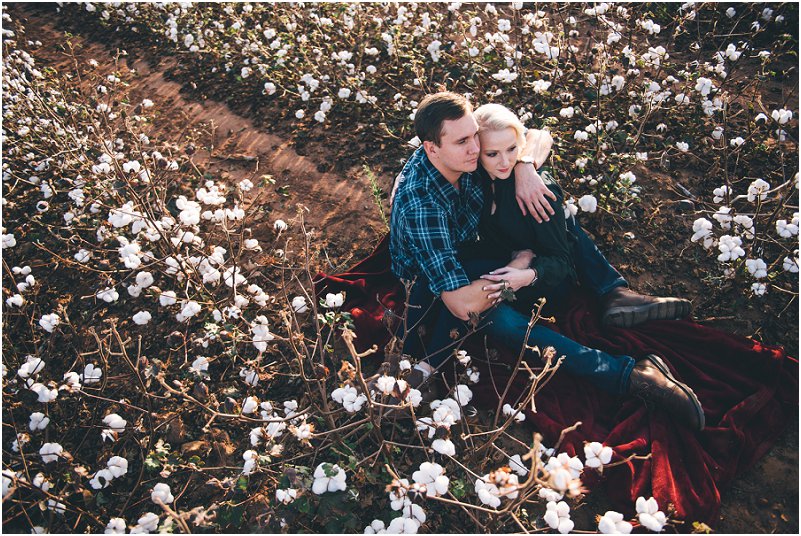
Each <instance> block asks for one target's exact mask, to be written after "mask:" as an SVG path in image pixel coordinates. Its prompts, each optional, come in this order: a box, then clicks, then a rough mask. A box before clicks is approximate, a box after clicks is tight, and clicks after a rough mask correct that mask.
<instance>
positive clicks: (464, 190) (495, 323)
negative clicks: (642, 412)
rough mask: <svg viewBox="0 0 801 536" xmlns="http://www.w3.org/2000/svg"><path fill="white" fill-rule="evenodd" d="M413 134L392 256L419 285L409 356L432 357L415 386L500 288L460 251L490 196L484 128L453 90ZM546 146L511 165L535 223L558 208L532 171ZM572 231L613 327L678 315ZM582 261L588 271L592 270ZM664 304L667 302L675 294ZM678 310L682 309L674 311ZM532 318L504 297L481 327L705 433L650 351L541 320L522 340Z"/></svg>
mask: <svg viewBox="0 0 801 536" xmlns="http://www.w3.org/2000/svg"><path fill="white" fill-rule="evenodd" d="M415 130H416V131H417V136H418V137H419V139H420V140H421V143H422V146H421V147H420V148H418V149H417V151H415V153H414V155H413V156H412V157H411V158H410V160H409V161H408V162H407V164H406V166H405V167H404V169H403V171H402V172H401V174H400V175H399V176H398V179H397V184H396V192H395V194H394V197H393V205H392V217H391V225H390V252H391V254H392V270H393V272H394V274H395V275H396V276H397V277H399V278H400V279H402V280H407V281H412V280H415V281H416V284H415V285H414V286H413V288H412V291H411V294H410V296H409V297H408V300H407V301H408V302H409V305H410V307H409V311H408V312H407V320H406V324H405V325H406V327H407V329H408V333H405V334H403V335H404V337H405V340H404V350H403V352H404V353H405V354H409V355H412V356H413V357H417V358H420V357H422V356H427V361H424V362H420V363H418V364H417V365H415V369H414V371H413V372H412V374H411V375H410V376H409V378H408V380H409V382H410V383H411V384H412V385H413V386H418V385H420V384H422V383H423V382H424V381H425V379H426V378H427V377H428V375H430V374H431V372H432V371H433V370H435V369H436V367H438V366H439V365H440V364H441V363H442V362H443V361H444V360H445V359H446V358H447V357H448V355H449V354H450V353H451V352H452V348H453V346H454V345H453V341H452V340H451V338H450V336H451V332H452V330H453V329H459V328H460V327H461V328H464V321H467V320H468V319H469V318H470V317H471V316H472V315H474V314H481V313H484V312H485V311H487V310H488V309H490V307H491V306H492V305H493V302H494V300H492V299H489V297H488V291H489V294H492V293H493V292H494V291H496V290H497V285H487V282H486V281H484V280H481V279H480V276H481V275H482V274H486V273H487V272H488V271H490V270H493V269H495V268H498V266H497V265H495V266H493V265H491V264H488V262H487V261H481V260H472V261H468V262H463V261H462V259H460V256H459V249H460V247H461V246H464V245H465V244H468V243H470V242H472V241H474V240H475V239H476V238H477V227H478V221H479V217H480V213H481V208H482V206H483V202H484V200H483V194H482V190H481V187H480V185H479V184H478V177H477V175H476V174H475V173H474V172H475V171H476V169H477V166H478V158H479V143H478V125H477V123H476V121H475V119H474V118H473V116H472V107H471V106H470V103H469V102H468V101H467V100H466V99H465V98H464V97H463V96H461V95H457V94H454V93H449V92H443V93H436V94H433V95H429V96H427V97H426V98H424V99H423V101H422V102H421V103H420V105H419V107H418V110H417V113H416V115H415ZM550 145H551V141H550V137H549V136H548V135H547V133H544V132H542V131H529V133H528V134H527V143H526V147H525V151H526V152H525V154H523V155H522V156H521V158H520V163H518V164H517V166H516V168H515V175H516V179H515V180H516V181H518V182H522V183H524V184H525V183H528V184H527V185H524V186H523V187H522V194H521V195H519V197H521V198H522V199H521V204H522V205H524V206H525V208H527V209H528V210H529V211H531V213H532V215H534V214H536V215H537V216H535V217H536V218H537V219H538V220H539V219H540V218H546V219H547V218H548V217H549V215H551V214H553V213H554V207H552V206H551V205H550V203H548V202H547V200H546V199H545V198H546V197H551V198H553V196H552V194H550V191H549V190H548V189H547V188H546V187H545V186H544V184H542V180H541V179H539V177H538V176H537V175H536V170H535V168H536V167H537V165H538V164H542V163H543V162H544V160H545V158H547V155H548V152H549V151H550ZM521 208H523V206H521ZM574 227H575V230H576V234H577V236H579V239H580V242H581V246H580V247H579V250H578V251H577V255H578V256H577V258H576V264H577V265H585V266H583V268H585V269H579V270H577V271H578V272H579V278H580V280H581V282H582V283H584V284H587V285H588V286H590V288H591V289H593V290H594V291H596V292H598V293H599V294H603V293H605V294H606V296H603V297H602V301H603V302H604V306H605V310H604V313H603V317H604V318H605V320H606V321H607V323H609V322H610V321H611V322H619V323H620V324H623V325H625V324H628V325H633V324H634V323H635V322H637V321H638V320H640V321H641V320H645V319H648V318H675V317H676V316H677V313H678V314H680V313H682V312H681V311H676V310H671V311H663V310H662V309H663V307H661V306H660V305H658V304H659V303H665V302H660V301H659V300H663V299H659V298H650V297H647V296H640V295H638V294H636V293H633V292H631V291H629V290H628V289H626V288H625V280H624V279H623V278H622V277H620V274H619V273H617V271H616V270H614V269H613V268H612V267H611V266H609V263H608V262H607V261H606V259H604V258H603V255H601V254H600V252H599V251H598V250H597V248H595V246H594V245H593V244H592V242H591V241H590V240H589V239H588V238H587V237H586V235H585V234H584V233H583V232H581V230H580V228H578V226H575V225H574ZM532 258H533V254H532V253H531V252H530V251H524V252H519V253H518V254H517V255H516V256H515V258H513V259H511V260H510V262H509V264H508V265H507V266H510V267H513V268H518V269H525V268H527V267H528V266H529V263H530V261H531V259H532ZM495 264H497V263H495ZM596 264H598V265H605V266H608V270H606V272H605V276H604V277H600V276H599V275H598V270H597V266H595V265H596ZM586 265H589V266H591V268H590V269H586V268H588V266H586ZM577 268H579V266H577ZM588 278H589V279H588ZM582 279H583V280H582ZM610 294H611V297H610V296H609V295H610ZM437 297H440V298H441V300H437V299H436V298H437ZM666 300H668V301H667V302H668V303H671V302H672V300H675V299H666ZM678 301H679V302H681V301H682V300H678ZM678 308H680V307H679V306H678V305H677V306H675V307H672V308H671V309H678ZM610 311H611V312H610ZM687 312H688V311H687ZM660 315H661V316H660ZM424 319H425V320H426V321H427V322H428V323H430V320H432V319H433V320H434V324H433V326H434V327H433V333H432V335H431V341H430V342H429V345H428V348H426V347H425V345H424V344H423V340H422V337H420V336H419V335H418V332H417V330H416V329H415V328H416V327H417V326H418V325H419V324H420V323H421V322H422V321H423V320H424ZM528 320H529V319H528V318H527V317H525V316H524V315H523V314H521V313H519V312H518V311H516V310H514V309H513V308H511V307H509V306H508V305H507V304H505V303H502V304H500V305H498V306H497V307H495V308H494V309H492V311H490V312H489V313H487V314H486V315H485V316H484V317H483V318H482V319H481V324H482V327H484V326H485V327H486V329H487V332H488V333H489V334H490V335H491V336H495V337H496V338H498V339H500V340H503V341H505V342H506V343H507V344H509V345H510V346H516V347H518V348H519V347H522V344H523V343H524V342H527V343H528V344H530V345H532V346H533V345H538V346H540V347H545V346H553V347H554V348H555V349H556V351H557V354H558V355H565V356H566V359H565V362H564V364H563V366H564V367H565V369H566V370H567V371H568V372H570V373H573V374H577V375H580V376H584V377H586V378H588V379H591V380H592V381H593V383H595V384H596V385H597V386H598V387H600V388H601V389H604V390H606V391H610V392H614V393H620V394H627V393H628V394H637V395H640V396H642V397H644V398H647V399H648V400H650V401H653V402H655V403H657V404H659V405H661V406H663V407H665V408H666V409H668V410H670V411H671V412H672V413H673V414H674V415H676V416H677V417H678V418H680V419H681V420H682V421H684V422H687V423H688V425H689V426H691V427H692V428H694V429H697V430H700V429H703V427H704V414H703V410H702V409H701V405H700V403H699V402H698V399H697V398H696V397H695V394H694V393H693V392H692V390H691V389H690V388H689V387H687V386H686V385H684V384H682V383H680V382H678V381H676V380H675V379H674V378H673V377H672V376H671V374H670V372H669V370H668V369H667V367H666V366H665V364H664V363H663V362H662V361H661V359H659V358H658V357H656V356H647V357H646V358H644V359H642V360H640V361H639V362H635V360H634V359H633V358H632V357H630V356H613V355H610V354H607V353H605V352H601V351H599V350H595V349H592V348H587V347H585V346H582V345H580V344H578V343H576V342H575V341H572V340H570V339H568V338H566V337H563V336H562V335H560V334H558V333H556V332H554V331H552V330H549V329H548V328H545V327H543V326H540V325H535V326H534V328H533V329H532V331H531V334H530V338H529V340H528V341H525V340H524V339H525V334H526V330H527V326H528Z"/></svg>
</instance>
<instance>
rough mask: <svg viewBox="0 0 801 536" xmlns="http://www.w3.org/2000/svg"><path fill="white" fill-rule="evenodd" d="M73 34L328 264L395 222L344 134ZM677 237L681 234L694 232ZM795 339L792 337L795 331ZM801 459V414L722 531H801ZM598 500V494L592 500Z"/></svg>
mask: <svg viewBox="0 0 801 536" xmlns="http://www.w3.org/2000/svg"><path fill="white" fill-rule="evenodd" d="M13 14H14V15H15V16H16V17H20V18H22V19H23V24H24V25H25V27H26V29H27V31H26V37H27V39H30V40H39V41H41V42H42V43H43V45H42V46H41V47H38V48H37V49H35V50H34V56H35V57H36V60H37V62H39V63H41V64H44V65H46V66H50V67H54V68H56V69H65V68H68V67H70V66H71V65H72V64H73V58H72V57H70V56H69V55H68V54H66V53H65V52H64V51H63V50H62V49H61V48H60V47H59V44H61V43H63V42H64V41H65V36H64V32H63V31H60V30H58V29H57V28H56V26H55V25H54V23H53V22H52V20H51V18H52V15H53V13H52V12H51V17H50V18H48V17H47V16H45V15H43V14H42V13H41V12H35V11H32V10H30V9H29V8H25V7H23V6H19V5H18V6H16V8H15V11H14V13H13ZM71 42H72V43H73V45H74V47H75V53H76V57H77V59H78V63H79V65H81V66H85V65H86V64H87V62H88V60H89V59H91V58H93V59H95V60H97V62H98V63H99V67H98V68H97V69H98V70H100V72H103V73H106V72H112V71H114V70H120V71H126V70H134V71H136V73H137V76H136V78H135V81H134V83H133V85H132V87H131V88H130V91H131V94H132V102H138V101H141V99H143V98H149V99H151V100H153V101H154V102H155V103H156V107H155V108H154V110H156V120H155V121H154V124H153V127H154V130H153V133H152V134H153V136H154V137H158V138H161V139H168V140H171V141H173V142H174V143H175V144H176V146H175V150H180V151H183V150H186V148H187V146H188V145H190V144H194V146H195V148H196V152H195V153H194V157H193V158H194V161H195V163H196V164H197V165H198V167H200V168H202V169H206V170H208V171H209V172H211V173H213V174H215V175H219V176H221V177H222V178H224V179H228V180H230V181H231V182H238V181H239V180H242V179H244V178H250V179H251V180H253V182H254V183H255V184H257V185H259V184H265V183H264V182H263V181H264V177H265V176H269V177H271V178H272V179H273V180H274V184H268V185H267V186H262V189H263V190H264V191H263V194H264V195H263V196H262V199H263V200H262V201H260V202H263V203H264V212H263V214H264V216H263V217H262V219H263V220H264V221H263V222H262V225H266V224H270V225H271V224H272V222H273V221H274V220H275V219H277V218H284V219H291V218H292V217H294V215H295V214H296V210H297V205H298V204H302V205H303V206H304V207H306V209H307V211H306V213H305V220H306V223H307V228H313V229H315V230H316V231H317V232H318V233H319V234H320V235H321V236H322V237H323V239H324V243H325V244H326V246H325V247H326V252H325V253H326V255H325V257H326V259H327V262H328V266H324V267H322V268H323V269H324V270H326V271H329V272H331V273H333V272H336V271H341V270H342V269H344V268H346V267H347V266H349V265H350V264H352V263H353V262H354V261H355V260H357V259H359V258H361V257H363V256H365V255H366V254H367V253H368V252H369V251H371V250H372V248H373V246H374V245H375V244H376V243H377V242H378V240H380V238H381V235H382V233H383V232H384V230H385V229H386V227H385V226H384V223H383V221H382V219H381V215H380V212H379V209H378V207H377V205H376V203H375V201H374V198H373V195H372V193H371V185H370V181H369V178H368V175H367V174H366V173H365V171H364V170H363V168H362V167H361V165H360V164H361V163H359V165H356V163H355V162H354V163H353V164H352V167H349V168H346V169H344V170H342V167H343V166H342V165H338V166H332V165H331V159H332V158H336V157H337V155H338V153H339V151H338V149H337V140H335V139H332V140H328V141H325V142H322V141H319V140H310V141H308V142H307V143H306V142H304V143H303V144H301V145H302V148H301V149H300V151H301V152H302V153H303V155H301V154H298V150H296V149H297V146H298V144H297V143H296V142H295V141H292V140H291V139H289V138H288V137H286V138H285V137H282V136H281V135H279V134H277V133H275V132H269V131H268V130H267V129H265V128H262V127H260V126H258V125H257V124H256V122H255V121H254V120H253V119H251V118H249V117H244V116H242V115H239V114H237V113H235V112H233V111H232V110H231V109H230V108H229V107H228V106H227V105H226V104H224V103H221V102H216V101H214V100H212V99H198V98H195V97H194V96H192V95H191V93H192V92H191V91H187V88H185V87H184V86H183V85H182V84H181V83H179V82H176V81H174V80H171V79H169V77H168V76H167V75H166V73H169V72H171V71H172V70H173V69H174V67H175V60H173V59H171V58H166V59H164V58H162V59H158V58H144V57H141V58H138V59H135V60H131V59H130V57H126V56H121V57H120V58H119V61H118V63H117V64H116V65H115V56H116V52H117V51H116V50H114V49H112V48H110V47H109V46H107V45H105V44H102V43H99V42H96V41H92V40H91V39H90V38H89V37H87V36H80V35H74V36H73V37H72V38H71ZM82 68H83V67H82ZM137 99H138V100H137ZM260 115H262V116H264V114H260ZM279 131H280V129H279ZM185 140H188V141H185ZM347 165H348V164H345V166H347ZM373 169H376V170H381V172H380V173H378V183H379V185H380V186H381V188H382V189H383V190H384V191H385V192H388V191H389V189H390V186H391V180H392V174H391V173H387V172H384V171H383V170H384V169H385V168H383V167H381V166H380V165H376V166H374V168H373ZM321 170H322V171H321ZM332 170H337V171H332ZM661 180H665V178H664V177H661V178H660V177H659V176H651V177H648V178H644V179H642V180H641V182H643V189H644V191H647V192H648V191H652V190H653V191H660V190H663V189H661V188H658V187H656V186H649V184H647V182H651V184H652V185H653V182H657V183H658V182H659V181H661ZM276 193H277V195H276ZM668 197H669V196H668ZM265 198H266V199H265ZM664 202H665V206H666V208H667V207H669V206H670V202H669V199H666V200H665V201H664ZM384 205H385V206H386V201H384ZM660 206H661V205H660ZM254 237H257V238H258V227H254ZM596 238H597V241H598V243H599V245H600V247H601V248H602V249H603V250H604V251H605V252H607V253H608V256H609V257H610V259H611V260H612V261H613V263H615V264H617V265H618V267H619V268H620V269H621V271H623V272H624V274H625V275H626V276H627V277H628V278H629V280H630V281H631V282H632V286H633V287H635V288H638V289H639V290H642V291H643V292H650V293H655V292H677V293H682V294H685V295H689V296H690V297H694V298H695V301H696V311H699V310H700V311H702V312H701V315H700V319H701V320H702V321H706V322H708V323H710V324H711V325H714V326H715V327H719V328H721V329H726V330H731V331H735V332H738V333H741V334H744V335H752V334H754V328H753V325H752V320H751V319H750V317H749V313H748V305H747V304H746V306H745V312H744V314H740V315H736V316H730V315H731V314H732V313H731V310H732V305H731V304H720V303H717V304H715V303H711V300H713V299H718V297H708V298H704V297H703V292H702V289H701V288H699V287H697V284H696V286H693V285H694V283H693V282H690V281H675V280H671V279H669V275H668V274H675V273H676V272H675V271H674V268H675V266H672V265H670V264H669V263H667V262H664V263H662V264H659V263H647V264H638V260H637V257H636V256H632V258H631V260H630V261H629V262H623V263H622V262H618V261H619V260H620V259H628V258H629V257H627V255H630V254H632V252H633V251H635V250H637V249H638V248H644V249H645V250H647V249H648V246H649V245H650V247H651V248H653V247H654V246H653V245H651V244H649V243H648V241H646V240H641V241H638V242H637V243H636V244H624V245H620V244H614V243H613V242H612V238H611V237H609V236H596ZM675 240H676V241H677V242H679V241H681V240H685V239H684V238H676V239H675ZM681 247H683V246H680V247H679V249H681ZM676 262H677V263H678V262H679V261H678V260H677V261H676ZM718 311H721V313H720V314H719V313H718ZM721 317H722V318H721ZM796 318H797V316H796ZM785 329H786V328H785ZM796 337H797V331H796ZM771 338H772V337H771V336H770V335H769V334H768V335H766V339H767V342H776V340H774V341H771V340H770V339H771ZM796 340H797V339H796ZM788 342H789V343H790V344H792V342H793V341H788ZM796 348H797V347H796ZM790 351H791V352H793V351H796V350H795V349H791V350H790ZM798 467H799V460H798V422H797V420H796V422H795V423H794V424H792V425H791V426H790V427H789V428H788V430H787V431H786V432H785V433H784V434H783V436H782V437H781V439H780V440H779V441H778V442H777V444H776V445H775V446H774V448H773V449H772V450H771V451H770V453H769V454H768V455H766V456H765V457H764V458H763V459H761V460H760V461H759V462H758V463H757V464H756V465H755V466H754V467H752V468H751V469H749V470H748V471H746V472H745V473H744V474H743V475H742V476H741V477H740V478H739V479H738V480H737V481H736V482H735V484H734V485H733V486H732V487H731V488H730V489H728V490H726V491H724V492H723V496H722V503H723V504H722V510H721V520H720V523H719V525H718V527H717V531H719V532H721V533H772V532H776V533H794V534H798V526H799V523H798V520H799V513H798V507H799V504H798V482H799V477H798ZM592 502H594V501H593V499H592V497H591V498H590V506H591V504H592ZM600 502H602V501H599V504H600Z"/></svg>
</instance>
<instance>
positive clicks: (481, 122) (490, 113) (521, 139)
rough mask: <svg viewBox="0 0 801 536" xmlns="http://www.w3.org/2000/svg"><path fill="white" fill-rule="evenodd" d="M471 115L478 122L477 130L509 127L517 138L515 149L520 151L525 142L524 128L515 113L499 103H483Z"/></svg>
mask: <svg viewBox="0 0 801 536" xmlns="http://www.w3.org/2000/svg"><path fill="white" fill-rule="evenodd" d="M473 117H475V118H476V121H477V122H478V131H479V132H481V131H482V130H504V129H507V128H509V127H511V128H513V129H514V130H515V136H516V138H517V149H518V151H521V150H522V149H523V146H524V145H525V144H526V136H525V130H526V128H525V127H524V126H523V123H521V122H520V119H519V118H518V117H517V115H516V114H515V113H514V112H513V111H512V110H510V109H509V108H507V107H506V106H502V105H500V104H485V105H483V106H479V107H478V108H477V109H476V110H475V111H474V112H473Z"/></svg>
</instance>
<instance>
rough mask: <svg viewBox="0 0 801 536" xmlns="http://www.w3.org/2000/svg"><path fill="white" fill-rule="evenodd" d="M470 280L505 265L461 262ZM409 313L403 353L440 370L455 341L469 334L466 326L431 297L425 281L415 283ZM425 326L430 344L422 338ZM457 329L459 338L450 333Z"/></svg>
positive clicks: (490, 262) (497, 262) (398, 333)
mask: <svg viewBox="0 0 801 536" xmlns="http://www.w3.org/2000/svg"><path fill="white" fill-rule="evenodd" d="M462 266H463V268H464V270H465V272H466V274H467V277H468V278H470V280H471V281H472V280H475V279H478V278H479V277H480V276H481V275H484V274H486V273H489V272H490V271H492V270H494V269H496V268H498V267H500V266H503V263H502V262H501V261H498V260H486V259H473V260H468V261H465V262H463V263H462ZM409 305H410V308H409V312H408V314H407V318H406V325H407V329H408V331H409V333H408V334H407V336H406V340H405V341H404V345H403V353H404V354H408V355H410V356H412V357H414V358H416V359H418V360H423V359H424V360H425V362H426V363H428V365H430V366H431V367H432V368H437V367H439V365H441V364H442V363H443V362H444V361H445V359H447V357H448V356H449V355H451V353H452V352H453V349H454V348H455V347H456V340H458V339H459V338H460V337H462V336H464V335H465V334H466V333H467V327H466V323H465V322H463V321H462V320H460V319H458V318H456V317H455V316H453V315H452V314H451V312H450V311H449V310H448V308H447V307H446V306H445V304H444V303H443V302H442V300H441V299H440V298H439V297H435V296H434V295H433V294H431V291H430V290H429V289H428V286H427V284H426V283H425V282H419V281H418V282H416V283H415V285H414V286H413V287H412V291H411V295H410V298H409ZM423 323H425V324H426V329H425V331H426V332H427V333H430V334H431V335H430V337H428V344H426V343H425V341H424V340H423V337H421V336H420V334H419V332H418V328H419V327H420V326H421V325H422V324H423ZM398 329H399V330H400V331H398V332H397V335H399V336H400V335H402V334H403V331H402V330H403V325H402V324H401V326H399V328H398ZM454 330H457V331H458V333H459V336H458V337H457V338H456V339H454V338H453V337H452V336H451V334H452V332H453V331H454Z"/></svg>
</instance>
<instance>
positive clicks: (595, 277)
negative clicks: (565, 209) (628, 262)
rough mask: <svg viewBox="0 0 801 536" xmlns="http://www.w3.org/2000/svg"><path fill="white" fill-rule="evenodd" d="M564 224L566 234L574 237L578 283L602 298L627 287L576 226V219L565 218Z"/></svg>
mask: <svg viewBox="0 0 801 536" xmlns="http://www.w3.org/2000/svg"><path fill="white" fill-rule="evenodd" d="M566 224H567V230H568V232H570V233H571V234H572V235H573V236H575V237H576V243H575V245H574V250H573V253H574V260H575V265H576V275H577V276H578V280H579V283H581V284H582V285H583V286H584V287H586V288H588V289H589V290H590V291H591V292H593V293H594V294H595V295H596V296H603V295H604V294H606V293H607V292H609V291H610V290H612V289H614V288H617V287H628V286H629V285H628V283H627V282H626V280H625V279H624V278H623V276H622V275H620V272H618V271H617V270H615V268H614V267H613V266H612V265H611V264H609V261H608V260H606V257H604V255H603V253H601V251H600V250H599V249H598V247H597V246H596V245H595V243H594V242H593V241H592V240H590V237H589V236H587V233H585V232H584V229H582V228H581V226H580V225H579V224H578V222H577V221H576V217H575V216H571V217H570V218H567V220H566Z"/></svg>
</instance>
